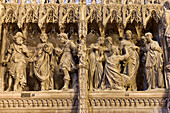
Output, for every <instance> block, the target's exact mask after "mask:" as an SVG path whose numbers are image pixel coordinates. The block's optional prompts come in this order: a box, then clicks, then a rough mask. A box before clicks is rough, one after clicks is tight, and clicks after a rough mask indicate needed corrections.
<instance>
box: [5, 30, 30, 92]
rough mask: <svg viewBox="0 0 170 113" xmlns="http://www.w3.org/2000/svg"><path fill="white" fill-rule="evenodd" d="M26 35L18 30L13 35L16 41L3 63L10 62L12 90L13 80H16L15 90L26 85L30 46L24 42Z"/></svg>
mask: <svg viewBox="0 0 170 113" xmlns="http://www.w3.org/2000/svg"><path fill="white" fill-rule="evenodd" d="M24 39H25V38H24V36H23V34H22V33H21V32H17V33H16V35H15V36H14V37H13V40H14V42H15V43H13V44H11V45H10V48H9V49H8V55H7V59H6V60H3V63H9V65H8V66H7V68H8V75H9V81H8V89H7V90H6V91H10V90H11V85H12V80H14V81H13V82H14V91H21V90H23V88H24V86H25V85H26V57H29V51H28V48H27V47H26V46H25V45H24V44H23V40H24Z"/></svg>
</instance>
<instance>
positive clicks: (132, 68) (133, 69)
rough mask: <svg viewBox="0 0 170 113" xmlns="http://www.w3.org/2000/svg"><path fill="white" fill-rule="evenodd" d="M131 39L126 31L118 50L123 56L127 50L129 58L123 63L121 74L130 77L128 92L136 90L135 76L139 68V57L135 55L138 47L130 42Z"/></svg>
mask: <svg viewBox="0 0 170 113" xmlns="http://www.w3.org/2000/svg"><path fill="white" fill-rule="evenodd" d="M131 39H132V32H131V31H130V30H127V31H126V34H125V39H123V40H122V41H121V44H120V50H121V54H122V55H124V54H125V53H126V52H125V51H124V50H125V49H127V51H128V53H129V58H128V59H127V61H124V69H123V73H124V74H126V75H128V76H129V77H130V80H129V83H128V84H127V85H128V86H129V89H128V90H137V85H136V74H137V71H138V67H139V55H138V53H137V50H138V47H137V46H135V44H134V43H133V42H132V41H131Z"/></svg>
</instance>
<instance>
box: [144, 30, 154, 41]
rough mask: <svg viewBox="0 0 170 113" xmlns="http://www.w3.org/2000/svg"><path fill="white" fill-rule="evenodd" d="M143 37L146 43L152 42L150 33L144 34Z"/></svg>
mask: <svg viewBox="0 0 170 113" xmlns="http://www.w3.org/2000/svg"><path fill="white" fill-rule="evenodd" d="M145 37H146V40H147V43H150V42H152V38H153V35H152V33H150V32H148V33H146V34H145Z"/></svg>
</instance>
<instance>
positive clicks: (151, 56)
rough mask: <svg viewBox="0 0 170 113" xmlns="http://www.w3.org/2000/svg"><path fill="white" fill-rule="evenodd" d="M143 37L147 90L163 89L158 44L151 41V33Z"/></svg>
mask: <svg viewBox="0 0 170 113" xmlns="http://www.w3.org/2000/svg"><path fill="white" fill-rule="evenodd" d="M145 36H146V39H147V45H146V50H147V54H146V65H145V67H146V79H147V83H148V90H151V89H155V88H156V87H160V88H164V78H163V74H162V66H163V59H162V49H161V48H160V46H159V44H158V42H156V41H153V40H152V38H153V36H152V34H151V33H146V34H145Z"/></svg>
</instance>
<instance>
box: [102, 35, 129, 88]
mask: <svg viewBox="0 0 170 113" xmlns="http://www.w3.org/2000/svg"><path fill="white" fill-rule="evenodd" d="M106 45H107V52H106V53H105V59H106V61H105V69H104V76H103V79H102V83H101V89H107V88H109V89H115V90H125V87H124V86H125V83H127V82H128V80H129V76H127V75H125V74H121V73H120V63H119V62H120V61H123V60H126V59H127V58H128V57H129V53H128V51H127V49H126V54H125V55H120V54H119V51H118V47H116V46H114V45H113V43H112V38H111V37H107V38H106ZM107 82H108V83H107Z"/></svg>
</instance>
